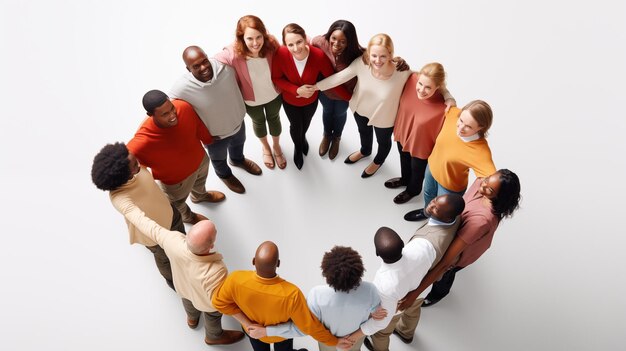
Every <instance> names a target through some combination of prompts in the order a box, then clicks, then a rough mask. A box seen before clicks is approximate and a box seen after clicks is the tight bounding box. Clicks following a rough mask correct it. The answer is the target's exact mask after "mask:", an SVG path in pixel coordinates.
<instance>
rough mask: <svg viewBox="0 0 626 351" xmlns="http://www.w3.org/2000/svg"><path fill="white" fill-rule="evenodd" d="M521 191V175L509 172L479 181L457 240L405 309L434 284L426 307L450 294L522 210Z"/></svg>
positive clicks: (468, 199)
mask: <svg viewBox="0 0 626 351" xmlns="http://www.w3.org/2000/svg"><path fill="white" fill-rule="evenodd" d="M520 190H521V186H520V181H519V178H518V176H517V174H515V173H513V172H512V171H510V170H508V169H500V170H498V171H497V172H495V173H494V174H492V175H490V176H488V177H485V178H478V179H476V181H475V182H474V184H472V186H470V188H469V189H468V190H467V192H466V193H465V195H464V196H463V199H464V200H465V210H464V211H463V213H461V225H460V227H459V230H458V231H457V233H456V237H455V238H454V240H453V241H452V243H451V244H450V246H449V247H448V249H447V250H446V253H445V254H444V255H443V257H442V259H441V261H439V263H438V264H437V265H436V266H435V267H433V269H432V270H430V271H429V272H428V274H426V276H424V278H423V279H422V282H421V283H420V285H419V286H418V287H417V289H415V290H413V291H411V292H410V293H409V294H407V296H406V297H405V298H404V299H403V302H402V304H401V308H404V307H406V306H410V305H411V304H412V303H413V301H414V300H415V299H416V298H417V297H418V296H419V295H420V294H421V293H422V292H423V291H424V290H425V289H426V288H427V287H429V286H430V285H431V284H433V283H434V284H433V287H432V290H431V291H430V293H429V294H428V295H427V296H426V298H425V299H424V304H423V305H422V306H424V307H426V306H431V305H434V304H435V303H437V302H438V301H439V300H441V299H443V298H444V297H445V296H446V295H448V293H449V292H450V288H451V287H452V283H454V277H455V275H456V272H458V271H460V270H461V269H463V268H465V267H467V266H469V265H470V264H472V263H474V262H476V260H478V258H480V256H482V255H483V254H484V253H485V251H487V249H489V247H490V246H491V242H492V240H493V236H494V234H495V232H496V229H497V228H498V225H499V224H500V222H501V221H502V220H503V219H504V218H507V217H511V216H513V213H514V212H515V211H516V210H517V209H518V208H519V203H520V200H521V195H520ZM438 279H439V280H438ZM437 280H438V281H437ZM412 335H413V333H412V332H411V331H406V333H405V335H404V336H412Z"/></svg>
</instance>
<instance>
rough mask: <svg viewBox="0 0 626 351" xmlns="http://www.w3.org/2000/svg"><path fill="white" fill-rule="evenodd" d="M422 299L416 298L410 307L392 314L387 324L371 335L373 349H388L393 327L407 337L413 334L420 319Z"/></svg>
mask: <svg viewBox="0 0 626 351" xmlns="http://www.w3.org/2000/svg"><path fill="white" fill-rule="evenodd" d="M422 303H424V299H422V298H420V299H416V300H415V302H414V303H413V304H412V305H411V307H409V308H407V309H406V310H404V311H403V312H402V313H400V314H397V315H395V316H393V318H392V319H391V322H389V325H388V326H387V327H386V328H385V329H383V330H381V331H379V332H377V333H376V334H374V335H372V336H371V338H372V346H373V347H374V350H375V351H389V336H390V335H391V334H392V333H393V330H394V329H395V330H396V331H397V332H398V334H400V335H402V336H403V337H405V338H407V339H409V338H412V337H413V335H415V328H417V323H418V322H419V320H420V312H421V307H422Z"/></svg>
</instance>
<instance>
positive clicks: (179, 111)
mask: <svg viewBox="0 0 626 351" xmlns="http://www.w3.org/2000/svg"><path fill="white" fill-rule="evenodd" d="M142 103H143V106H144V108H145V109H146V113H147V114H148V117H149V118H146V119H145V120H144V122H143V124H142V125H141V127H139V129H138V130H137V132H136V133H135V136H134V137H133V138H132V139H131V140H130V141H129V142H128V145H127V147H128V150H129V151H130V152H131V153H132V154H134V155H135V156H136V157H137V159H138V160H139V163H141V164H142V165H144V166H146V167H149V168H150V169H151V170H152V174H153V176H154V178H155V179H157V180H158V181H159V186H160V187H161V189H163V192H164V193H165V194H166V195H167V197H168V199H169V200H170V202H171V203H172V205H174V206H175V207H176V208H177V209H178V211H179V212H180V214H181V215H182V217H183V221H184V222H185V223H190V224H195V223H197V222H198V221H200V220H205V219H207V218H206V217H205V216H203V215H201V214H199V213H194V212H192V211H191V209H190V208H189V206H188V205H187V204H186V203H185V201H186V199H187V197H188V196H189V194H191V201H192V202H194V203H198V202H204V201H205V202H213V203H214V202H221V201H223V200H224V198H225V196H224V194H223V193H221V192H219V191H207V190H206V188H205V183H206V178H207V173H208V169H209V160H208V157H207V156H206V153H205V152H204V149H203V148H202V146H201V144H200V142H202V143H204V144H210V143H211V142H212V141H213V139H212V137H211V134H210V133H209V130H207V128H206V126H204V124H202V122H201V121H200V120H199V119H198V117H197V115H196V112H195V111H194V110H193V108H192V107H191V105H189V104H188V103H187V102H185V101H182V100H170V99H169V97H168V96H167V95H166V94H165V93H163V92H162V91H159V90H151V91H149V92H147V93H146V94H145V95H144V97H143V100H142Z"/></svg>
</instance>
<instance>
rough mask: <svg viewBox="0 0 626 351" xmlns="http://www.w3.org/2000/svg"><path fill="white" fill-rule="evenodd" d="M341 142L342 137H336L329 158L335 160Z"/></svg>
mask: <svg viewBox="0 0 626 351" xmlns="http://www.w3.org/2000/svg"><path fill="white" fill-rule="evenodd" d="M340 142H341V137H334V138H333V142H332V144H331V145H330V151H329V152H328V158H330V159H331V160H334V159H335V157H337V154H338V153H339V143H340Z"/></svg>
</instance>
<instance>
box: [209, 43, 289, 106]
mask: <svg viewBox="0 0 626 351" xmlns="http://www.w3.org/2000/svg"><path fill="white" fill-rule="evenodd" d="M233 47H234V44H230V45H229V46H227V47H225V48H224V50H222V51H221V52H219V53H217V54H216V55H215V58H216V59H217V60H218V61H220V62H221V63H224V64H227V65H230V66H232V67H233V68H234V69H235V72H237V84H238V85H239V89H240V90H241V95H242V96H243V99H244V100H246V101H255V100H254V90H253V89H252V79H251V78H250V72H248V65H247V63H246V58H245V57H243V56H238V55H236V54H235V50H234V48H233ZM273 56H274V55H267V56H266V57H265V59H267V64H268V65H269V66H270V70H271V67H272V59H273ZM276 92H279V91H278V90H276Z"/></svg>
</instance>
